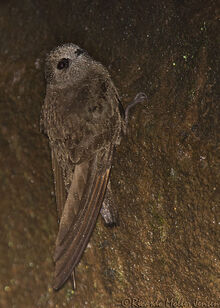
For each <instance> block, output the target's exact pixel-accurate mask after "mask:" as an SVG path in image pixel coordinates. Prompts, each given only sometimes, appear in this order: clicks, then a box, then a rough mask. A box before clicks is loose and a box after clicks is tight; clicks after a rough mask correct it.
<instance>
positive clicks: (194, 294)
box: [0, 0, 220, 308]
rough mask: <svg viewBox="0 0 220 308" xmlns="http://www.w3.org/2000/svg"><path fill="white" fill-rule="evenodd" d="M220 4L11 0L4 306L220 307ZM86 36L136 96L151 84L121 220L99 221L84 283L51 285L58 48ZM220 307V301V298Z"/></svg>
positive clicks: (2, 109)
mask: <svg viewBox="0 0 220 308" xmlns="http://www.w3.org/2000/svg"><path fill="white" fill-rule="evenodd" d="M218 23H219V10H218V5H217V1H207V2H205V1H177V0H176V1H174V0H173V1H125V0H124V1H121V0H119V1H111V2H107V1H85V0H81V1H78V0H76V1H38V2H36V1H33V0H32V1H31V0H23V1H19V2H18V1H8V2H6V1H2V2H1V4H0V34H1V36H0V41H1V44H0V64H1V71H0V161H1V168H0V178H1V185H0V196H1V201H0V210H1V215H0V232H1V239H0V306H1V307H13V308H15V307H18V308H20V307H74V308H75V307H76V308H78V307H80V308H81V307H98V308H100V307H147V306H150V305H151V306H157V307H164V306H167V307H172V306H173V307H174V306H181V307H190V305H192V306H194V307H199V306H201V305H202V304H204V305H209V306H210V305H212V304H213V305H215V307H216V306H217V305H219V301H218V299H219V295H220V294H219V293H220V283H219V269H220V265H219V264H220V263H219V238H220V237H219V226H220V218H219V208H218V207H219V115H220V112H219V93H218V87H219V39H218V36H219V29H218ZM66 42H73V43H76V44H78V45H80V46H81V47H83V48H85V49H86V50H88V52H89V53H90V54H91V55H92V56H93V57H94V58H95V59H97V60H99V61H101V62H102V63H103V64H105V65H106V66H107V67H108V69H109V71H110V73H111V75H112V79H113V80H114V82H115V85H116V86H117V88H118V89H119V92H120V94H121V97H122V102H123V104H124V106H126V104H127V103H128V102H129V101H130V100H131V99H132V98H133V97H134V95H136V93H137V92H140V91H144V92H145V93H146V94H147V95H148V101H147V102H146V103H144V104H142V105H139V106H137V107H136V108H135V110H132V115H131V119H130V123H129V131H128V135H127V137H126V138H124V139H123V140H122V143H121V145H120V146H118V147H117V149H116V152H115V157H114V164H113V168H112V175H111V178H112V189H113V191H114V194H115V199H116V202H117V207H118V211H119V215H120V225H119V226H118V227H116V228H113V229H109V228H106V227H105V226H104V224H103V222H102V220H101V218H99V221H98V223H97V226H96V229H95V231H94V233H93V236H92V239H91V241H90V244H89V247H88V248H87V249H86V252H85V254H84V256H83V259H82V261H81V262H80V264H79V266H78V268H77V273H76V275H77V282H78V288H77V291H75V292H72V291H71V284H70V283H67V284H66V285H65V287H64V288H63V289H62V290H60V291H59V292H54V291H53V290H52V288H51V282H52V278H53V270H54V264H53V259H52V256H53V250H54V243H55V238H56V233H57V214H56V205H55V198H54V187H53V177H52V170H51V161H50V151H49V147H48V140H47V138H46V137H44V136H43V135H41V134H40V132H39V116H40V110H41V105H42V103H43V99H44V95H45V81H44V58H45V55H46V53H47V52H48V51H50V50H51V49H52V48H54V47H56V46H57V45H59V44H62V43H66ZM213 307H214V306H213Z"/></svg>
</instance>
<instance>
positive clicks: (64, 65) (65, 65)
mask: <svg viewBox="0 0 220 308" xmlns="http://www.w3.org/2000/svg"><path fill="white" fill-rule="evenodd" d="M69 64H70V62H69V59H66V58H63V59H61V60H60V61H59V62H58V64H57V69H58V70H62V69H63V68H68V67H69Z"/></svg>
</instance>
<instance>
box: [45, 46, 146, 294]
mask: <svg viewBox="0 0 220 308" xmlns="http://www.w3.org/2000/svg"><path fill="white" fill-rule="evenodd" d="M45 73H46V81H47V89H46V97H45V101H44V105H43V108H42V118H41V125H42V127H43V130H44V132H45V133H46V134H47V135H48V137H49V141H50V147H51V153H52V165H53V171H54V178H55V191H56V201H57V209H58V215H59V221H60V222H59V232H58V235H57V240H56V249H55V255H54V261H55V264H56V267H55V280H54V289H55V290H58V289H59V288H60V287H62V285H63V284H64V283H65V281H66V280H67V279H68V278H69V277H70V276H72V280H73V282H75V279H74V269H75V267H76V265H77V264H78V262H79V261H80V258H81V256H82V254H83V251H84V249H85V248H86V246H87V243H88V241H89V238H90V236H91V233H92V231H93V229H94V226H95V223H96V220H97V217H98V214H99V212H100V210H101V214H102V216H103V218H104V220H105V222H106V223H107V224H114V223H115V222H116V216H117V214H116V211H115V209H114V201H113V199H112V194H111V188H110V183H109V174H110V169H111V163H112V155H113V150H114V147H115V145H116V144H119V143H120V138H121V135H122V133H123V132H124V133H125V130H126V122H127V118H128V110H129V108H130V106H132V105H134V104H136V103H138V102H140V101H143V100H144V99H145V98H146V96H145V94H143V93H139V94H138V95H137V96H136V98H135V100H134V101H133V102H132V104H130V106H128V109H127V111H126V112H124V109H123V107H122V105H121V103H120V100H119V96H118V93H117V90H116V88H115V86H114V84H113V82H112V81H111V79H110V76H109V73H108V71H107V70H106V69H105V68H104V66H103V65H102V64H100V63H99V62H96V61H94V60H93V59H92V58H91V57H90V56H89V55H88V54H87V52H86V51H84V50H83V49H81V48H80V47H78V46H76V45H74V44H65V45H63V46H60V47H58V48H56V49H55V50H53V51H52V52H51V53H50V54H49V56H48V57H47V60H46V69H45ZM104 196H105V199H104ZM103 199H104V202H103ZM102 203H103V206H102ZM101 207H102V209H101Z"/></svg>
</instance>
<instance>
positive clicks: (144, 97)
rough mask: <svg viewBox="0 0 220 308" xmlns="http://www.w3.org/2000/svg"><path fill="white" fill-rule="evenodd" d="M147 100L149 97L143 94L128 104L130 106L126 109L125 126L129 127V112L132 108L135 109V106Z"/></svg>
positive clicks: (139, 94)
mask: <svg viewBox="0 0 220 308" xmlns="http://www.w3.org/2000/svg"><path fill="white" fill-rule="evenodd" d="M145 100H147V95H146V94H145V93H143V92H140V93H138V94H137V95H136V96H135V98H134V99H133V101H132V102H130V103H129V104H128V106H127V107H126V109H125V124H126V127H127V125H128V117H129V111H130V109H131V108H132V107H134V106H135V105H137V104H139V103H142V102H143V101H145Z"/></svg>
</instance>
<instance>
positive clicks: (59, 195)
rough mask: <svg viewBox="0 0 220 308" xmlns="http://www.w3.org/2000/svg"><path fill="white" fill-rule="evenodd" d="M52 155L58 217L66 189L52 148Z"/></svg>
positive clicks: (63, 203) (64, 199) (63, 202)
mask: <svg viewBox="0 0 220 308" xmlns="http://www.w3.org/2000/svg"><path fill="white" fill-rule="evenodd" d="M51 157H52V168H53V173H54V181H55V193H56V203H57V212H58V217H59V219H60V218H61V216H62V212H63V208H64V205H65V202H66V195H67V194H66V190H65V186H64V181H63V174H62V169H61V167H60V166H59V163H58V161H57V158H56V155H55V153H54V150H53V149H52V150H51Z"/></svg>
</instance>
